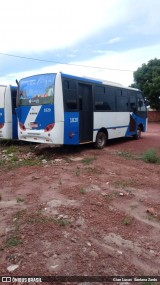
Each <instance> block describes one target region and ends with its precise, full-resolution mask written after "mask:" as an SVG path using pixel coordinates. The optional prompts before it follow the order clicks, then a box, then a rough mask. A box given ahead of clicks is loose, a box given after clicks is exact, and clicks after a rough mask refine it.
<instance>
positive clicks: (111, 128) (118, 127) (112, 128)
mask: <svg viewBox="0 0 160 285" xmlns="http://www.w3.org/2000/svg"><path fill="white" fill-rule="evenodd" d="M121 128H128V125H125V126H116V127H109V128H108V127H106V128H105V129H106V130H114V129H121ZM100 129H101V128H98V129H93V131H99V130H100Z"/></svg>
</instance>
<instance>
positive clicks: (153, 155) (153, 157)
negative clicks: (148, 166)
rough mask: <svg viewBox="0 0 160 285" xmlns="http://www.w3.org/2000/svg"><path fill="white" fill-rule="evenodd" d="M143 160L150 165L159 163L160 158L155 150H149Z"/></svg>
mask: <svg viewBox="0 0 160 285" xmlns="http://www.w3.org/2000/svg"><path fill="white" fill-rule="evenodd" d="M143 160H144V161H145V162H149V163H159V162H160V157H159V156H158V155H157V152H156V150H155V149H149V150H147V151H146V152H145V153H144V154H143Z"/></svg>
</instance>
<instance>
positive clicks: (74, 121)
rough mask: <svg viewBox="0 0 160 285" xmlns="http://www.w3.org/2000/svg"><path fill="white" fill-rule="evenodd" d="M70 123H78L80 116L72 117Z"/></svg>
mask: <svg viewBox="0 0 160 285" xmlns="http://www.w3.org/2000/svg"><path fill="white" fill-rule="evenodd" d="M70 123H78V118H70Z"/></svg>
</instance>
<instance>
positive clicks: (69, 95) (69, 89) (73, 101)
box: [63, 79, 77, 112]
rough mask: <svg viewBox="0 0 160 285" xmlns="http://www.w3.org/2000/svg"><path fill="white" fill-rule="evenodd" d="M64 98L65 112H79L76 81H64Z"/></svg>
mask: <svg viewBox="0 0 160 285" xmlns="http://www.w3.org/2000/svg"><path fill="white" fill-rule="evenodd" d="M63 96H64V109H65V111H71V112H72V111H76V110H77V90H76V83H75V81H74V80H66V79H65V80H63Z"/></svg>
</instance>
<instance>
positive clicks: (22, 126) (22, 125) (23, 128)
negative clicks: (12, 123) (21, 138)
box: [19, 122, 26, 131]
mask: <svg viewBox="0 0 160 285" xmlns="http://www.w3.org/2000/svg"><path fill="white" fill-rule="evenodd" d="M19 127H20V129H21V130H22V131H25V130H26V127H25V125H24V124H22V123H20V122H19Z"/></svg>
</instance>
